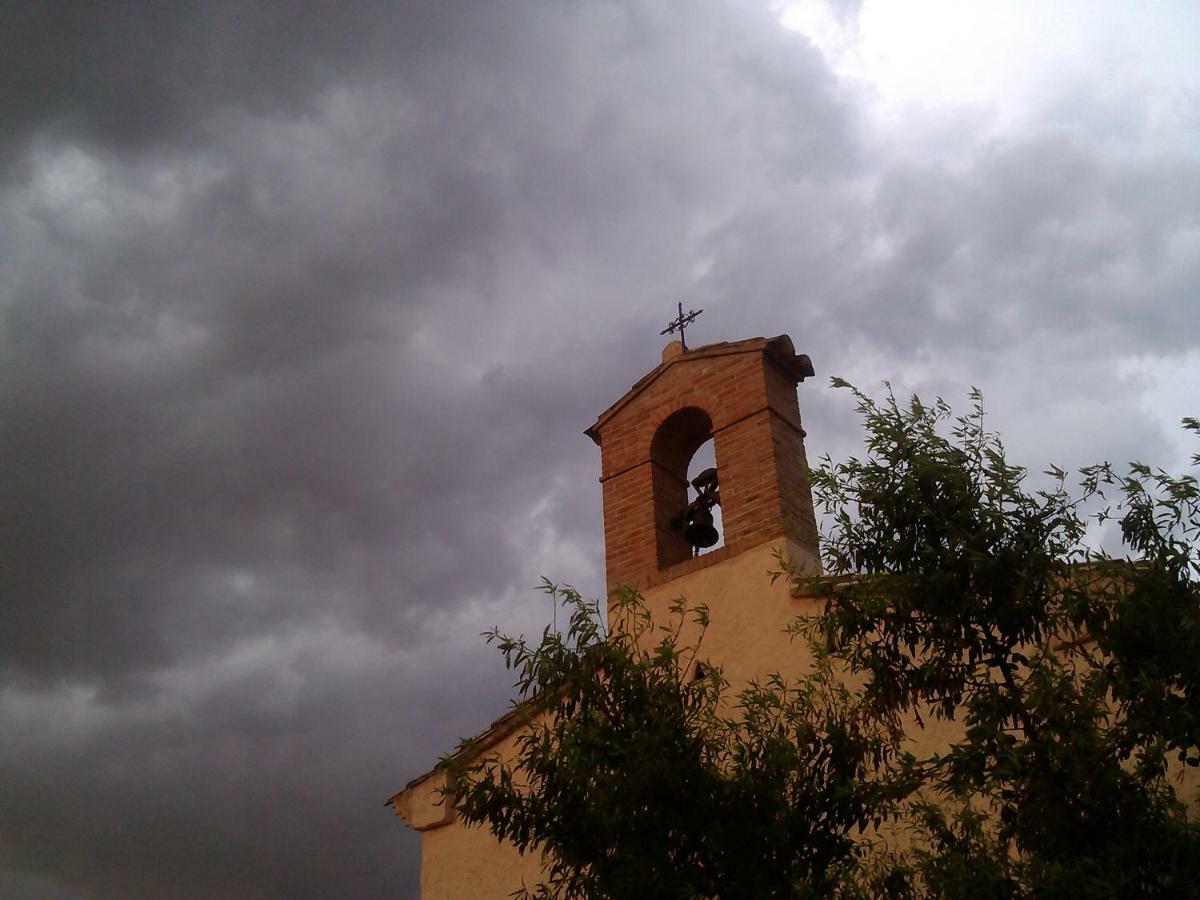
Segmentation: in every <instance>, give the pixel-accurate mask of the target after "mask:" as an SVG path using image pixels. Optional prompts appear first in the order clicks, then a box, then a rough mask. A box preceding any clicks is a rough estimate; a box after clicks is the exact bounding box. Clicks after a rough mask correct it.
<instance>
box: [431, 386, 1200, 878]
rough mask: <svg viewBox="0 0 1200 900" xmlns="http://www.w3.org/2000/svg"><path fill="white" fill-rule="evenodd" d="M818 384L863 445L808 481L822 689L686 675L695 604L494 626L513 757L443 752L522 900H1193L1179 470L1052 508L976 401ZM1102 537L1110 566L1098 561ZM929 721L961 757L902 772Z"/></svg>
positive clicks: (1187, 489)
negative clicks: (1110, 533) (527, 634)
mask: <svg viewBox="0 0 1200 900" xmlns="http://www.w3.org/2000/svg"><path fill="white" fill-rule="evenodd" d="M835 383H836V384H837V385H838V386H841V387H845V388H848V389H849V390H851V391H852V392H853V394H854V396H855V398H856V400H857V404H858V410H859V412H860V414H861V416H862V418H863V422H864V425H865V432H866V454H865V456H864V457H863V458H862V459H857V458H852V459H849V460H847V461H844V462H838V463H834V462H833V461H832V460H830V459H828V458H826V459H824V460H822V462H821V464H820V465H819V466H817V467H816V468H814V469H812V470H811V471H810V473H809V474H810V480H811V484H812V487H813V492H814V500H815V503H816V506H817V507H818V509H819V510H820V511H821V512H822V513H823V514H824V517H825V520H826V523H827V527H826V529H825V533H824V535H823V546H822V559H823V564H824V566H825V572H824V574H823V575H821V576H819V577H813V576H811V575H810V576H805V577H803V578H801V580H802V581H804V582H806V583H805V585H804V586H805V587H806V589H807V590H809V591H813V592H816V593H817V595H818V596H822V597H824V598H826V599H825V602H824V603H823V604H822V606H821V608H820V609H819V611H818V612H816V613H815V614H813V615H811V616H808V617H805V618H803V619H801V620H800V621H798V622H797V623H796V624H795V627H794V630H795V633H796V634H797V635H801V636H803V637H805V638H807V639H808V645H809V649H810V652H811V656H812V659H813V666H812V670H811V673H810V674H809V675H808V676H807V677H806V678H804V679H802V680H801V681H800V682H799V683H797V684H788V683H784V682H783V681H782V680H780V679H779V678H770V679H768V680H766V681H765V682H763V683H761V684H751V685H749V686H747V687H746V688H745V689H744V690H741V691H739V692H737V693H732V692H731V690H730V688H729V685H727V684H726V683H725V681H724V680H723V678H722V676H721V674H720V672H719V670H717V669H716V668H714V667H711V666H701V668H700V669H699V671H700V673H701V674H700V676H699V677H697V676H696V675H695V673H696V672H697V665H698V664H700V663H702V662H703V656H702V655H701V653H702V646H703V636H704V632H705V629H706V627H707V624H708V620H707V611H706V610H705V609H704V608H702V607H701V608H689V607H687V605H686V604H685V603H684V601H682V600H680V601H678V602H677V603H676V604H675V605H673V606H672V607H671V611H670V616H669V621H665V622H655V621H652V620H651V618H650V616H649V613H648V612H647V609H646V607H645V604H644V603H643V602H642V601H641V598H639V597H638V596H637V595H636V594H633V593H632V592H629V591H624V592H621V593H619V594H618V595H617V596H616V597H614V598H612V599H611V600H610V603H612V604H615V606H614V608H613V610H612V613H613V615H612V619H611V622H612V631H611V633H610V634H609V635H607V636H606V635H605V634H604V632H603V629H602V627H601V625H600V612H599V609H598V608H597V606H596V605H594V604H587V603H585V602H584V601H582V599H581V598H580V597H579V595H578V594H577V593H576V592H574V591H573V590H571V589H570V588H561V589H560V588H557V587H555V586H554V585H551V584H549V583H547V584H546V586H545V587H546V589H547V590H548V591H551V592H552V593H555V594H556V595H560V596H561V597H562V599H563V600H564V601H565V603H566V605H567V606H568V608H569V609H570V610H571V619H570V625H569V627H568V629H567V632H566V634H565V635H559V634H557V633H554V632H552V631H550V630H547V631H546V632H545V633H544V634H543V635H542V637H541V640H540V642H539V643H537V644H530V643H526V641H525V640H523V639H514V638H509V637H505V636H503V635H501V634H499V633H493V634H492V635H491V639H492V640H493V641H495V642H497V643H498V645H499V647H500V649H501V651H502V652H503V653H504V655H505V658H506V661H507V663H508V665H509V666H510V668H512V669H514V670H515V671H516V672H517V676H518V688H519V690H520V695H521V699H520V703H519V705H518V707H517V709H518V711H519V714H520V715H522V716H523V717H525V719H526V723H527V724H526V727H525V729H524V730H522V731H521V732H520V737H519V738H518V740H517V744H516V750H515V757H513V758H508V759H501V758H500V757H499V756H497V755H496V754H494V753H490V754H489V753H483V754H480V753H478V752H476V748H475V747H473V745H471V744H470V742H466V743H464V745H463V746H462V747H461V748H460V752H459V753H458V754H456V755H455V756H453V757H450V758H448V759H447V760H446V761H445V764H446V765H447V766H448V767H449V769H450V772H451V775H452V782H451V791H450V793H451V795H452V796H453V797H454V800H455V802H456V803H457V804H458V808H459V811H460V813H461V815H462V816H463V817H464V819H465V820H466V821H467V822H470V823H476V824H487V825H489V826H490V827H491V829H492V831H493V832H494V833H495V834H496V835H498V836H499V837H501V838H505V839H507V840H509V841H511V842H513V843H514V844H516V846H517V847H518V848H519V849H521V850H522V851H526V852H528V851H538V852H542V853H543V854H544V859H545V863H546V865H547V867H548V873H549V877H548V880H547V881H546V883H545V884H543V885H540V886H538V887H537V888H535V889H534V890H535V894H534V895H535V896H539V897H563V898H576V897H589V898H593V897H595V898H625V897H671V898H675V897H680V898H691V897H722V898H737V897H804V896H887V897H892V896H896V897H905V896H909V897H917V896H922V897H924V896H934V897H998V898H999V897H1014V898H1015V897H1034V896H1037V897H1043V896H1049V897H1056V896H1061V895H1064V894H1067V893H1070V894H1071V895H1073V896H1078V897H1145V896H1161V897H1171V896H1192V895H1193V894H1194V892H1195V888H1194V887H1193V886H1194V885H1196V884H1200V829H1198V827H1197V825H1196V823H1195V822H1194V821H1193V820H1192V819H1191V818H1189V813H1188V811H1187V810H1186V809H1185V807H1184V806H1183V805H1182V804H1181V803H1180V802H1179V800H1178V799H1177V796H1176V785H1177V783H1178V776H1179V773H1180V771H1182V770H1184V769H1187V768H1188V767H1194V766H1197V765H1200V745H1198V739H1200V551H1198V550H1197V546H1198V544H1200V488H1198V486H1197V481H1196V479H1195V478H1194V477H1192V476H1189V475H1185V476H1172V475H1170V474H1168V473H1166V472H1164V471H1162V470H1152V469H1150V468H1148V467H1146V466H1144V465H1141V464H1133V465H1131V466H1130V468H1129V469H1128V471H1127V472H1126V473H1125V474H1119V473H1118V472H1117V471H1116V470H1115V469H1114V468H1113V467H1111V466H1109V465H1107V464H1104V465H1099V466H1093V467H1090V468H1087V469H1084V470H1083V471H1082V473H1081V475H1082V482H1081V483H1080V485H1079V487H1078V489H1075V490H1071V489H1068V475H1067V473H1066V472H1064V471H1062V470H1060V469H1057V468H1054V467H1051V468H1050V469H1049V470H1048V471H1047V472H1046V473H1045V474H1046V477H1047V479H1048V481H1047V486H1045V487H1042V488H1040V489H1035V490H1031V489H1029V488H1028V487H1027V486H1026V481H1027V477H1026V472H1025V471H1024V470H1022V469H1020V468H1018V467H1016V466H1013V465H1011V464H1009V463H1008V462H1007V460H1006V457H1005V453H1004V448H1003V445H1002V443H1001V442H1000V440H999V438H998V437H997V436H996V435H995V434H993V433H990V432H988V431H987V430H986V429H985V428H984V422H983V409H982V403H981V400H980V397H979V395H978V393H977V392H974V393H973V394H972V403H973V407H972V410H971V412H970V414H968V415H967V416H963V417H958V418H956V417H954V416H953V414H952V412H951V410H950V409H949V407H948V406H947V405H946V404H945V403H943V402H942V401H940V400H939V401H938V402H936V403H935V404H933V405H931V406H930V405H924V404H922V403H921V402H920V401H919V400H917V399H916V398H913V399H912V400H911V401H910V402H908V403H906V404H901V403H899V402H898V401H897V400H896V398H895V397H894V396H893V395H892V394H891V393H890V392H889V393H888V394H887V395H886V397H885V399H884V400H883V401H881V402H876V401H874V400H872V399H871V398H870V397H868V396H866V395H865V394H863V393H862V392H860V391H858V390H856V389H854V388H852V387H850V386H849V385H847V384H845V382H840V381H836V380H835ZM1184 424H1185V427H1186V428H1188V429H1189V430H1191V431H1194V432H1197V433H1200V423H1197V422H1196V421H1195V420H1191V419H1189V420H1185V422H1184ZM1193 463H1194V464H1200V456H1198V457H1194V458H1193ZM1110 523H1116V524H1117V525H1118V526H1119V531H1120V538H1121V540H1122V542H1123V544H1124V547H1125V548H1126V553H1127V554H1129V555H1128V556H1127V557H1117V558H1113V557H1110V556H1108V555H1106V554H1105V553H1103V552H1101V551H1098V550H1096V549H1094V547H1093V544H1094V543H1095V540H1096V538H1097V536H1098V535H1102V534H1103V530H1104V529H1106V528H1108V527H1109V525H1110ZM831 576H832V577H831ZM797 577H800V576H797ZM797 652H798V653H800V652H803V648H802V647H801V646H800V645H799V644H798V645H797ZM846 685H854V688H853V689H850V688H849V687H847V686H846ZM942 720H948V721H949V724H948V725H947V726H945V728H946V732H945V733H947V734H952V735H955V737H954V738H953V739H951V740H948V741H947V740H943V741H942V742H941V744H940V745H939V746H938V749H937V750H936V751H923V752H918V748H921V747H925V746H927V745H929V744H932V743H933V742H932V741H921V740H920V732H921V731H922V730H923V729H926V728H928V727H929V726H930V725H931V724H932V723H937V722H939V721H942ZM905 736H907V737H908V738H915V739H916V740H912V741H909V740H907V739H906V737H905ZM881 826H882V831H880V830H879V829H880V827H881ZM889 829H890V830H889ZM904 832H907V837H906V838H905V839H903V840H900V841H898V842H897V841H895V840H891V841H884V840H883V839H882V837H881V835H882V836H887V835H889V834H890V835H891V836H893V837H894V836H895V835H897V834H900V835H901V836H903V834H904Z"/></svg>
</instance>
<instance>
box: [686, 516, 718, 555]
mask: <svg viewBox="0 0 1200 900" xmlns="http://www.w3.org/2000/svg"><path fill="white" fill-rule="evenodd" d="M683 537H684V539H685V540H686V541H687V542H688V543H689V544H691V545H692V546H693V547H696V548H698V549H700V550H704V549H706V548H708V547H711V546H713V545H714V544H715V543H716V542H717V541H718V540H720V538H721V536H720V534H718V533H717V529H716V528H714V527H713V517H712V513H711V512H709V511H708V510H707V509H697V510H693V511H692V516H691V521H690V522H689V523H688V526H687V528H685V529H684V530H683Z"/></svg>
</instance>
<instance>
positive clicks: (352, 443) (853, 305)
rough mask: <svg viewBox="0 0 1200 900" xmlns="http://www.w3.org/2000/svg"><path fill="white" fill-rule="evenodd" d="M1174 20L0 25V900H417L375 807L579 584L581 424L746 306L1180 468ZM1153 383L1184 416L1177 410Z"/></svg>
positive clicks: (1132, 13) (1144, 11)
mask: <svg viewBox="0 0 1200 900" xmlns="http://www.w3.org/2000/svg"><path fill="white" fill-rule="evenodd" d="M1198 47H1200V13H1198V12H1197V7H1196V5H1195V3H1194V2H1193V0H1180V2H1175V3H1172V2H1167V0H1162V2H1155V0H1132V2H1129V3H1105V4H1097V3H1094V2H1078V3H1073V2H1064V0H1055V2H1051V3H1046V2H1045V0H1041V2H1029V3H996V2H994V0H991V2H978V3H976V2H965V0H953V2H945V3H938V2H905V3H903V4H896V3H893V2H879V3H875V2H871V0H866V2H863V3H862V4H861V5H860V4H859V3H856V2H852V0H851V2H839V3H833V4H831V5H829V6H826V5H824V4H823V3H822V2H821V0H811V2H803V3H798V4H795V5H792V6H786V5H782V4H778V3H766V2H732V0H730V2H723V0H686V2H683V0H680V2H674V3H667V2H662V0H645V2H638V0H629V2H615V0H614V2H584V0H579V2H576V0H564V2H553V3H549V2H517V0H512V2H505V0H487V2H464V0H455V2H446V0H428V2H407V3H377V4H375V3H333V2H317V0H314V2H308V3H300V2H288V3H278V4H272V3H264V2H258V3H249V2H228V3H225V2H207V3H202V4H193V3H184V2H173V3H160V2H145V3H135V2H128V0H126V2H120V3H116V2H114V3H96V2H92V3H79V4H72V3H66V2H47V3H31V2H13V3H2V4H0V466H2V467H3V476H2V477H0V597H2V598H3V603H4V608H3V626H2V627H0V894H3V895H4V896H6V897H17V898H32V897H66V898H84V897H97V898H99V897H115V896H122V897H174V896H178V897H281V896H287V897H332V896H346V897H379V896H397V897H410V896H415V892H416V883H417V882H416V871H417V853H416V848H417V840H416V836H415V835H414V834H412V833H410V832H408V831H407V830H406V829H405V828H404V827H403V825H402V824H401V823H400V821H399V820H397V819H395V818H394V817H392V815H391V813H390V811H388V810H387V809H385V807H384V805H383V801H384V800H385V799H386V798H387V797H388V796H389V795H390V794H391V793H393V792H394V791H395V790H397V789H399V788H400V787H401V786H402V785H403V784H404V783H405V782H406V781H407V780H408V779H409V778H411V777H413V776H414V775H416V774H418V773H419V772H421V771H423V770H424V769H426V768H428V767H429V765H431V764H432V763H433V762H434V761H435V759H436V757H437V755H438V754H439V753H441V752H444V751H446V750H448V749H450V748H451V747H452V746H453V743H454V741H455V740H456V739H457V738H458V737H460V736H463V735H465V734H468V733H471V732H473V731H475V730H476V729H477V728H479V727H480V726H482V725H484V724H486V723H487V722H488V721H490V720H491V719H492V718H493V717H494V716H495V715H497V714H499V713H500V712H502V711H503V709H504V705H505V702H506V700H507V697H508V696H509V689H508V686H509V683H510V679H509V676H508V675H507V674H506V673H505V672H504V671H503V669H502V666H501V665H500V662H499V658H498V656H497V655H496V654H495V651H494V650H490V649H488V648H487V647H485V646H484V644H483V642H482V640H481V639H480V637H479V633H480V632H481V631H484V630H485V629H487V628H489V627H491V626H492V625H500V626H501V627H503V628H506V629H510V630H514V631H522V630H527V631H533V630H537V629H540V627H541V625H542V624H543V623H544V622H545V621H546V620H547V619H548V617H549V615H550V608H549V606H548V602H547V601H546V599H545V598H544V597H542V596H541V595H539V594H537V593H536V592H535V591H534V590H532V588H533V586H534V585H535V584H536V582H537V580H538V578H539V576H541V575H543V574H545V575H548V576H550V577H551V578H553V579H556V580H563V581H570V582H574V583H576V584H578V585H579V586H580V587H581V588H582V589H584V590H585V592H587V593H589V594H591V595H596V594H598V593H599V592H600V591H601V589H602V582H603V574H602V553H603V549H602V542H601V540H602V539H601V535H602V531H601V519H600V492H599V487H598V485H597V483H596V478H597V474H598V469H599V453H598V450H597V448H596V447H595V446H593V444H592V443H591V442H590V441H589V440H588V439H587V438H585V437H584V436H583V434H582V430H583V428H585V427H586V426H587V425H589V424H590V423H591V422H592V420H593V419H594V417H595V416H596V415H597V414H598V413H599V412H600V411H602V410H603V409H604V408H605V407H606V406H607V405H608V404H609V403H611V402H612V401H613V400H615V399H616V398H617V397H619V396H620V395H621V394H622V393H623V392H624V391H625V390H626V389H627V388H628V387H629V386H630V385H631V384H632V383H633V381H635V380H636V379H637V378H638V377H640V376H641V375H642V374H644V373H645V372H646V371H647V370H649V369H650V368H652V367H653V366H654V365H655V364H656V363H657V362H658V359H659V353H660V351H661V348H662V346H663V343H664V341H665V339H664V338H662V337H660V336H659V331H660V329H661V328H662V327H663V326H664V325H665V323H666V321H667V320H668V319H669V318H670V317H671V315H672V314H673V311H674V308H675V304H676V303H677V302H682V303H683V304H684V306H685V308H688V307H694V308H697V309H698V308H701V307H703V308H704V310H705V312H704V315H703V316H702V317H701V318H700V320H699V321H698V322H697V324H696V325H695V327H694V329H692V330H689V332H688V336H689V341H690V342H691V343H692V344H693V345H699V344H702V343H707V342H714V341H722V340H737V339H741V338H745V337H751V336H756V335H775V334H780V333H788V334H790V335H791V336H792V338H793V340H794V341H795V344H796V347H797V349H798V351H800V352H803V353H807V354H809V355H810V356H811V358H812V361H813V365H814V366H815V367H816V370H817V373H818V376H819V377H818V378H815V379H810V380H809V381H807V382H805V383H804V384H803V385H801V387H800V405H801V410H802V412H803V415H804V417H805V424H806V427H807V430H808V434H809V438H808V448H809V453H810V456H814V457H815V456H819V455H821V454H824V453H832V454H833V455H834V456H835V457H836V456H840V455H844V454H845V453H848V452H851V451H852V450H853V449H854V448H855V446H856V443H857V441H858V437H859V432H858V430H857V426H856V423H855V419H854V415H853V412H852V409H851V405H850V403H849V400H848V397H847V396H846V395H845V393H844V392H838V391H833V390H831V389H830V388H829V384H828V376H830V375H842V376H845V377H847V378H849V379H851V380H852V381H855V382H856V383H858V384H860V385H861V386H863V387H866V388H870V389H875V388H877V387H878V386H879V384H880V382H882V381H883V380H885V379H888V380H890V381H892V383H893V384H894V385H895V386H896V387H897V389H898V390H900V391H911V390H916V391H919V392H920V393H921V394H922V395H923V396H929V397H932V396H933V395H935V394H942V395H944V396H945V397H946V398H947V399H949V400H951V401H952V402H955V403H957V404H959V405H965V394H966V392H967V390H968V389H969V387H970V386H971V385H978V386H979V387H980V388H981V389H982V390H983V391H984V394H985V398H986V400H987V403H988V405H989V407H990V409H991V410H992V413H993V417H992V425H993V426H994V427H996V428H998V429H999V430H1001V431H1002V432H1003V433H1004V434H1005V435H1006V437H1007V439H1008V443H1009V445H1010V448H1011V450H1012V452H1013V455H1014V457H1015V458H1016V460H1017V461H1018V462H1022V463H1025V464H1028V465H1030V466H1031V467H1035V468H1040V467H1041V466H1042V465H1043V464H1045V463H1048V462H1051V461H1054V462H1057V463H1060V464H1062V465H1067V466H1070V465H1079V464H1082V463H1086V462H1090V461H1098V460H1100V459H1104V458H1109V459H1112V460H1114V461H1123V460H1127V459H1129V458H1133V457H1139V458H1144V459H1146V460H1147V461H1150V462H1156V463H1162V464H1165V465H1169V466H1176V467H1178V466H1180V465H1182V464H1183V462H1184V461H1185V459H1186V456H1187V454H1188V453H1189V452H1191V451H1192V450H1193V449H1195V448H1193V447H1191V446H1189V445H1188V444H1187V443H1185V442H1184V441H1183V439H1182V437H1181V432H1180V430H1179V428H1178V425H1177V423H1178V420H1179V419H1180V417H1182V416H1184V415H1188V414H1193V415H1194V414H1197V413H1200V409H1197V408H1196V403H1195V397H1196V395H1198V394H1200V303H1198V302H1197V285H1198V284H1200V53H1198V52H1197V48H1198ZM1189 407H1190V408H1189Z"/></svg>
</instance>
